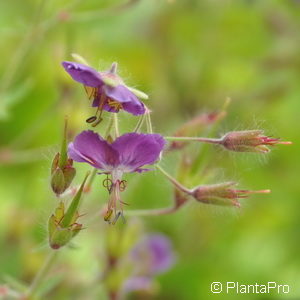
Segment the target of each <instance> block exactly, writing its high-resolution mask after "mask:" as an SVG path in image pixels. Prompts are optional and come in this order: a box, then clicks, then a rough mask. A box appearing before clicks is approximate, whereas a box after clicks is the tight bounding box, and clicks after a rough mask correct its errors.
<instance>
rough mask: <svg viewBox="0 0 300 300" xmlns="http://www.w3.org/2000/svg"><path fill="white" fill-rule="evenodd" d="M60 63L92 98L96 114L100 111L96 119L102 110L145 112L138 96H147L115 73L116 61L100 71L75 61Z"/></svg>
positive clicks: (91, 119)
mask: <svg viewBox="0 0 300 300" xmlns="http://www.w3.org/2000/svg"><path fill="white" fill-rule="evenodd" d="M62 65H63V67H64V68H65V70H66V71H67V72H68V73H69V74H70V75H71V77H72V78H73V79H74V80H75V81H77V82H80V83H82V84H83V85H84V87H85V89H86V92H87V94H88V96H89V98H91V99H93V103H92V106H93V107H97V112H96V115H97V113H98V112H100V115H99V117H98V120H99V119H101V112H102V110H106V111H109V112H114V113H117V112H119V110H120V109H124V110H125V111H127V112H129V113H131V114H133V115H142V114H144V113H145V112H146V108H145V106H144V104H143V103H142V102H141V101H140V100H139V98H144V99H145V98H148V96H147V95H146V94H144V93H142V92H140V91H138V90H135V89H133V88H129V87H127V86H126V85H125V83H124V81H123V80H122V78H121V77H119V76H118V75H117V64H116V63H113V64H112V67H111V69H110V70H108V71H102V72H98V71H96V70H95V69H93V68H91V67H89V66H86V65H83V64H80V63H76V62H70V61H64V62H62ZM138 97H139V98H138ZM96 118H97V117H96V116H94V117H92V118H89V119H88V120H87V122H94V121H95V120H96ZM98 123H99V122H98Z"/></svg>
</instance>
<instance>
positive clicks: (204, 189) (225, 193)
mask: <svg viewBox="0 0 300 300" xmlns="http://www.w3.org/2000/svg"><path fill="white" fill-rule="evenodd" d="M235 185H236V183H235V182H224V183H219V184H212V185H202V186H198V187H196V188H194V189H193V190H192V191H191V195H192V196H193V197H194V198H195V199H196V200H197V201H199V202H202V203H207V204H215V205H222V206H237V207H240V203H239V201H238V199H242V198H247V197H248V196H249V195H250V194H257V193H262V194H266V193H270V190H261V191H249V190H237V189H235V188H234V186H235Z"/></svg>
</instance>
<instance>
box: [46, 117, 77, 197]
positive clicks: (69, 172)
mask: <svg viewBox="0 0 300 300" xmlns="http://www.w3.org/2000/svg"><path fill="white" fill-rule="evenodd" d="M75 174H76V170H75V168H74V167H73V160H72V159H70V158H68V154H67V119H65V127H64V136H63V140H62V145H61V151H60V153H57V154H56V155H55V157H54V159H53V162H52V166H51V187H52V190H53V192H54V193H55V194H56V195H60V194H62V193H63V192H64V191H65V190H66V189H67V188H68V187H69V186H70V185H71V183H72V181H73V179H74V177H75Z"/></svg>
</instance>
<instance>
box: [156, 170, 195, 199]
mask: <svg viewBox="0 0 300 300" xmlns="http://www.w3.org/2000/svg"><path fill="white" fill-rule="evenodd" d="M156 168H157V169H158V170H159V171H160V172H161V173H162V174H163V175H165V176H166V177H167V178H168V180H169V181H171V183H173V184H174V185H175V187H177V188H178V189H179V190H181V191H183V192H185V193H187V194H190V193H191V191H190V190H189V189H188V188H186V187H185V186H184V185H182V184H181V183H180V182H178V181H177V180H176V179H175V178H174V177H172V176H171V175H170V174H169V173H168V172H167V171H165V170H164V169H163V168H162V167H160V166H158V165H156Z"/></svg>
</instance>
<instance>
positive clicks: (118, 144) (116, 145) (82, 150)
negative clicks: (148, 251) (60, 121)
mask: <svg viewBox="0 0 300 300" xmlns="http://www.w3.org/2000/svg"><path fill="white" fill-rule="evenodd" d="M164 145H165V140H164V138H163V137H162V136H161V135H159V134H138V133H127V134H124V135H122V136H120V137H118V138H117V139H116V140H115V141H114V142H113V143H111V144H109V143H108V142H107V141H106V140H104V139H103V138H102V137H101V136H99V135H98V134H97V133H95V132H93V131H91V130H88V131H83V132H82V133H80V134H79V135H78V136H77V137H76V138H75V140H74V142H73V143H70V144H69V156H70V157H71V158H72V159H73V160H75V161H77V162H85V163H88V164H90V165H91V166H93V167H94V168H97V169H99V170H101V171H102V173H105V174H108V175H111V179H108V178H107V179H106V180H105V181H104V182H103V183H104V185H105V186H106V187H107V188H108V190H109V192H110V194H111V198H110V201H109V204H108V210H107V216H106V217H105V219H106V218H107V219H108V220H109V219H110V216H111V214H112V212H113V211H114V212H115V215H116V217H118V216H119V214H117V213H116V206H117V203H120V208H121V211H122V201H121V200H120V195H119V192H120V191H122V190H123V189H124V186H125V182H124V180H122V175H123V173H129V172H142V171H146V170H148V169H144V168H143V166H144V165H149V164H154V163H155V162H156V161H157V160H158V159H159V156H160V154H161V152H162V150H163V147H164Z"/></svg>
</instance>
